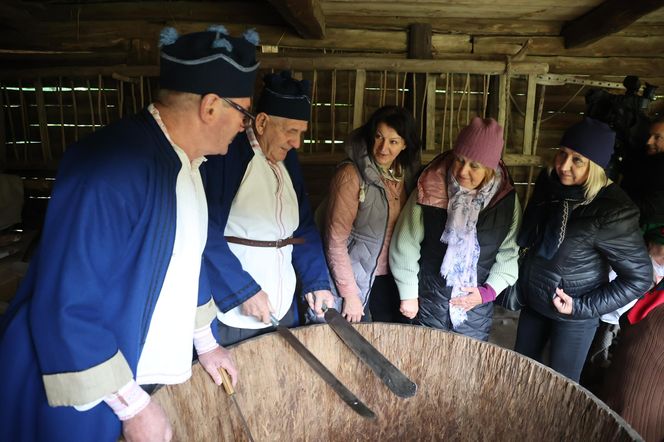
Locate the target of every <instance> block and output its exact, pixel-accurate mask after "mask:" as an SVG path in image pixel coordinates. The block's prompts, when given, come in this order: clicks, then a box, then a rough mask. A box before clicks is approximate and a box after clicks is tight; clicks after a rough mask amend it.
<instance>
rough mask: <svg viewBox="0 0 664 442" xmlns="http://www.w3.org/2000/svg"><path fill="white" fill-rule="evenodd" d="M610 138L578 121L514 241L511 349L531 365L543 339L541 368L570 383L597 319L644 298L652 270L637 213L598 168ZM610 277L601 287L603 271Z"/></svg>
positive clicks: (602, 127)
mask: <svg viewBox="0 0 664 442" xmlns="http://www.w3.org/2000/svg"><path fill="white" fill-rule="evenodd" d="M614 142H615V133H614V132H613V131H612V130H611V129H610V128H609V127H608V126H607V125H606V124H604V123H602V122H599V121H596V120H592V119H590V118H586V119H585V120H584V121H582V122H581V123H578V124H576V125H574V126H572V127H571V128H569V129H568V130H567V131H566V132H565V134H564V135H563V138H562V140H561V143H560V144H561V147H560V150H559V152H558V153H557V155H556V156H555V159H554V167H553V168H551V169H549V170H544V171H542V173H541V174H540V176H539V178H538V179H537V182H536V184H535V191H534V194H533V198H532V200H531V201H530V203H529V204H528V207H527V208H526V212H525V214H524V218H523V226H522V228H521V231H520V233H519V237H518V243H519V245H520V246H521V247H524V248H527V252H526V255H525V257H524V260H523V263H522V265H521V268H520V270H519V282H518V284H519V287H520V290H521V292H522V293H523V295H524V296H525V302H526V306H525V307H524V309H523V310H522V311H521V316H520V318H519V327H518V331H517V340H516V347H515V350H516V351H517V352H519V353H521V354H523V355H525V356H528V357H531V358H533V359H536V360H538V361H541V360H542V350H543V349H544V346H545V345H546V343H547V342H548V341H550V356H549V365H550V367H551V368H553V369H554V370H556V371H558V372H559V373H561V374H563V375H564V376H567V377H568V378H570V379H572V380H574V381H576V382H578V380H579V376H580V374H581V369H582V368H583V363H584V361H585V358H586V354H587V353H588V349H589V347H590V344H591V342H592V339H593V336H594V334H595V329H596V328H597V326H598V324H599V317H600V315H602V314H604V313H608V312H611V311H613V310H616V309H617V308H619V307H622V306H623V305H625V304H627V303H629V302H630V301H631V300H633V299H636V298H638V297H639V296H640V295H641V294H643V293H645V292H646V291H647V290H648V288H649V286H650V282H651V280H652V266H651V264H650V259H649V257H648V252H647V251H646V248H645V244H644V242H643V239H642V237H641V234H640V231H639V226H638V220H639V212H638V209H637V208H636V206H635V205H634V204H633V203H632V202H631V201H630V200H629V198H628V197H627V195H626V194H625V193H624V192H623V191H622V190H621V189H620V188H619V187H618V186H617V185H616V184H615V183H613V182H611V180H609V179H608V178H607V177H606V174H605V173H604V170H603V168H604V167H606V165H607V164H608V162H609V159H610V157H611V154H612V153H613V145H614ZM610 269H613V270H614V271H615V273H616V274H617V277H616V278H615V279H614V280H612V281H611V282H609V271H610Z"/></svg>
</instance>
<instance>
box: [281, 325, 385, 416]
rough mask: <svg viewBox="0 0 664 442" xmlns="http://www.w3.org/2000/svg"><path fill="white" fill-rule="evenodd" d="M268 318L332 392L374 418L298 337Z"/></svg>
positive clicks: (360, 412)
mask: <svg viewBox="0 0 664 442" xmlns="http://www.w3.org/2000/svg"><path fill="white" fill-rule="evenodd" d="M270 320H271V321H272V325H273V326H274V327H275V328H276V329H277V333H279V334H280V335H281V336H282V337H283V338H284V339H285V340H286V342H288V344H289V345H290V346H291V347H293V349H294V350H295V351H296V352H297V354H299V355H300V356H301V357H302V359H304V360H305V362H306V363H307V364H309V366H310V367H311V368H313V369H314V371H315V372H316V373H317V374H318V375H319V376H320V377H321V378H323V380H324V381H325V382H327V384H328V385H329V386H330V387H332V389H333V390H334V392H335V393H336V394H337V395H338V396H339V397H340V398H341V399H342V400H343V401H344V402H345V403H346V404H347V405H348V406H349V407H350V408H352V409H353V411H355V412H356V413H357V414H359V415H360V416H362V417H366V418H369V419H375V417H376V415H375V414H374V412H373V411H371V409H370V408H369V407H367V406H366V405H365V404H364V402H362V401H361V400H359V399H358V398H357V396H355V395H354V394H353V393H352V392H351V391H350V390H349V389H348V388H346V386H345V385H344V384H342V383H341V381H340V380H339V379H337V378H336V376H334V374H332V372H331V371H330V370H328V369H327V367H325V366H324V365H323V363H322V362H321V361H319V360H318V358H317V357H316V356H314V354H313V353H311V352H310V351H309V350H308V349H307V347H305V346H304V344H302V343H301V342H300V340H299V339H297V338H296V337H295V335H294V334H293V333H291V331H290V330H288V329H287V328H286V327H284V326H283V325H279V321H278V320H277V318H275V317H274V316H272V315H270Z"/></svg>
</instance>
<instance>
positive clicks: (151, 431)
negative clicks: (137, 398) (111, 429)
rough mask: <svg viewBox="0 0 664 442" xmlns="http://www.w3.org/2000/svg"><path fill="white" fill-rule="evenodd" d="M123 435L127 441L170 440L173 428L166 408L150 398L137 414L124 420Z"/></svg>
mask: <svg viewBox="0 0 664 442" xmlns="http://www.w3.org/2000/svg"><path fill="white" fill-rule="evenodd" d="M122 435H123V436H124V438H125V440H126V441H127V442H143V441H170V440H171V439H172V438H173V429H172V428H171V423H170V422H169V421H168V417H167V416H166V413H165V412H164V410H163V409H162V408H161V407H160V406H159V404H157V403H156V402H154V401H153V400H150V402H148V405H147V406H146V407H145V408H144V409H143V410H141V411H140V412H139V413H138V414H137V415H136V416H134V417H132V418H131V419H127V420H126V421H124V422H122Z"/></svg>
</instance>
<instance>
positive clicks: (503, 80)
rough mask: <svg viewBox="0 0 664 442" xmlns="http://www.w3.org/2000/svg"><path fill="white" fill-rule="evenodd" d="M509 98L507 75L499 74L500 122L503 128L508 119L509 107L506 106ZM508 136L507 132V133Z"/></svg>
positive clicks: (498, 119)
mask: <svg viewBox="0 0 664 442" xmlns="http://www.w3.org/2000/svg"><path fill="white" fill-rule="evenodd" d="M506 99H507V75H505V74H503V75H499V76H498V103H497V104H498V118H497V119H496V120H497V121H498V124H500V125H501V126H502V127H503V128H504V127H505V122H506V121H507V107H506V106H505V103H506ZM505 136H507V134H505Z"/></svg>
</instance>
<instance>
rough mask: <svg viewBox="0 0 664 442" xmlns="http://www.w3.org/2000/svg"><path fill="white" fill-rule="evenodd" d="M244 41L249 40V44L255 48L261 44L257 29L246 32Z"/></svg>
mask: <svg viewBox="0 0 664 442" xmlns="http://www.w3.org/2000/svg"><path fill="white" fill-rule="evenodd" d="M242 35H243V36H244V39H245V40H247V41H248V42H249V43H251V44H253V45H254V46H258V44H259V43H260V37H259V35H258V32H256V29H255V28H251V29H247V30H246V31H244V34H242Z"/></svg>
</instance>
